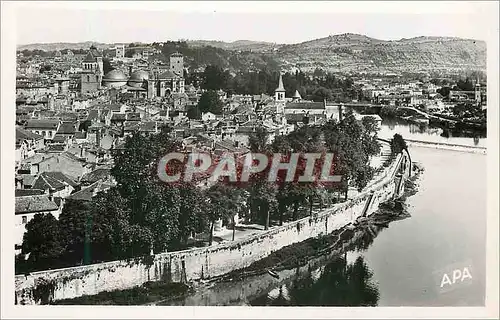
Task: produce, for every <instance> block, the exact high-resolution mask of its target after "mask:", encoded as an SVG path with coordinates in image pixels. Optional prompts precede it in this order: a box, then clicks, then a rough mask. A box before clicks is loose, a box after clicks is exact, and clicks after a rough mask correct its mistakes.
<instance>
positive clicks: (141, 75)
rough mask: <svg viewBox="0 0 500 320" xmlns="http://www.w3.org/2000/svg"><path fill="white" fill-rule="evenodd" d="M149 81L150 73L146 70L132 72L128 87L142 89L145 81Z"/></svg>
mask: <svg viewBox="0 0 500 320" xmlns="http://www.w3.org/2000/svg"><path fill="white" fill-rule="evenodd" d="M148 79H149V73H148V72H147V71H144V70H137V71H134V72H132V74H131V75H130V79H129V80H128V85H129V86H131V87H141V86H142V85H143V83H144V80H148Z"/></svg>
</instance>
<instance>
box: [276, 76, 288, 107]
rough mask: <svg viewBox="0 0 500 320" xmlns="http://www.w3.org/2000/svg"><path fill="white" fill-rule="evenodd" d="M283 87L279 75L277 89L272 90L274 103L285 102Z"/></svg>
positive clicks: (281, 78) (281, 77)
mask: <svg viewBox="0 0 500 320" xmlns="http://www.w3.org/2000/svg"><path fill="white" fill-rule="evenodd" d="M285 92H286V91H285V87H284V86H283V76H282V75H281V73H280V80H279V83H278V88H277V89H276V90H274V98H275V100H276V101H281V102H282V101H285Z"/></svg>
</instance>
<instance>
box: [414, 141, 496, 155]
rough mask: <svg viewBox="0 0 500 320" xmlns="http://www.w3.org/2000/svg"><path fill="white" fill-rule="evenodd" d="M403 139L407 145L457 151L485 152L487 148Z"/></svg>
mask: <svg viewBox="0 0 500 320" xmlns="http://www.w3.org/2000/svg"><path fill="white" fill-rule="evenodd" d="M405 141H406V143H407V145H408V146H414V147H423V148H432V149H442V150H450V151H459V152H470V153H479V154H487V149H486V148H485V147H474V146H466V145H460V144H451V143H442V142H430V141H421V140H412V139H405Z"/></svg>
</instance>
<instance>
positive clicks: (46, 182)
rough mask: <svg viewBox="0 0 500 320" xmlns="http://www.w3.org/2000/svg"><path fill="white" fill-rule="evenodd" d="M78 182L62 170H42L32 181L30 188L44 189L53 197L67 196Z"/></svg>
mask: <svg viewBox="0 0 500 320" xmlns="http://www.w3.org/2000/svg"><path fill="white" fill-rule="evenodd" d="M77 187H78V183H77V182H75V181H74V180H73V179H72V178H70V177H68V176H67V175H65V174H64V173H62V172H58V171H54V172H42V173H41V174H39V175H38V177H37V178H36V179H35V182H34V183H33V187H32V189H36V190H44V191H45V193H47V194H49V195H52V196H54V197H60V198H66V197H67V196H69V195H70V194H71V193H72V192H73V190H75V188H77Z"/></svg>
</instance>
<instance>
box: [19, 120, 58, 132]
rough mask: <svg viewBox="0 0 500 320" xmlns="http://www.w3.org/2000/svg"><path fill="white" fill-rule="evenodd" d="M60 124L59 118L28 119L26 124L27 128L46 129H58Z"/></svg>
mask: <svg viewBox="0 0 500 320" xmlns="http://www.w3.org/2000/svg"><path fill="white" fill-rule="evenodd" d="M57 126H59V120H52V119H42V120H40V119H34V120H28V123H27V124H26V127H25V128H26V129H45V130H56V129H57Z"/></svg>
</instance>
